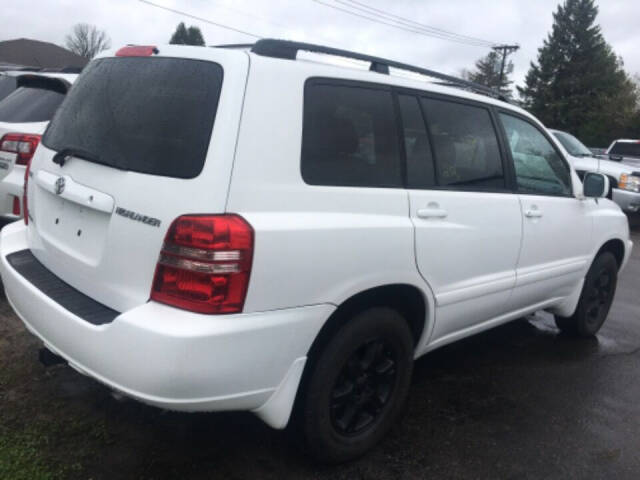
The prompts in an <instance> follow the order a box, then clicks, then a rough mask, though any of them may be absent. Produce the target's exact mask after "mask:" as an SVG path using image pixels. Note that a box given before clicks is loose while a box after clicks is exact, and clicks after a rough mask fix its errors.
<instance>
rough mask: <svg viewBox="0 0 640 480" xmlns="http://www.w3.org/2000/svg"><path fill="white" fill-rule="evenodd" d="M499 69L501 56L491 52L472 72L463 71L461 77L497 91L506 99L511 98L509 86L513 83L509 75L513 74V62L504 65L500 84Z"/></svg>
mask: <svg viewBox="0 0 640 480" xmlns="http://www.w3.org/2000/svg"><path fill="white" fill-rule="evenodd" d="M501 68H502V55H500V54H499V53H498V52H496V51H495V50H492V51H491V52H489V53H488V54H487V55H486V56H484V57H482V58H481V59H479V60H478V61H477V62H476V68H475V70H474V71H464V73H463V77H464V78H465V79H467V80H469V81H471V82H475V83H479V84H480V85H485V86H487V87H490V88H494V89H496V90H499V91H500V92H502V94H503V95H505V96H506V97H511V94H512V93H511V87H510V85H511V84H512V83H513V81H512V80H510V79H509V75H511V74H512V73H513V62H512V61H511V60H509V61H507V62H506V63H505V66H504V75H503V77H502V83H501V82H500V69H501Z"/></svg>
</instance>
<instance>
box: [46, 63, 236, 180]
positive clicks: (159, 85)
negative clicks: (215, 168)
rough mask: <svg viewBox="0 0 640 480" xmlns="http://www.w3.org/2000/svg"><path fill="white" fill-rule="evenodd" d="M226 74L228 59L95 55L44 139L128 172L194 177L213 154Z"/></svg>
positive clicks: (89, 158)
mask: <svg viewBox="0 0 640 480" xmlns="http://www.w3.org/2000/svg"><path fill="white" fill-rule="evenodd" d="M222 76H223V71H222V67H221V66H220V65H218V64H216V63H212V62H207V61H200V60H190V59H180V58H162V57H156V58H147V57H142V58H141V57H130V58H105V59H101V60H96V61H93V62H91V63H90V64H89V65H88V66H87V67H86V68H85V69H84V72H83V73H82V75H81V76H80V78H79V79H78V81H77V82H76V83H75V85H74V87H73V89H72V90H71V92H70V93H69V95H68V97H67V99H66V101H65V102H64V103H63V104H62V106H61V107H60V110H59V111H58V113H57V114H56V116H55V118H54V120H53V121H52V122H51V124H50V125H49V128H48V130H47V132H46V134H45V137H44V139H43V143H44V144H45V145H46V146H47V147H49V148H51V149H53V150H56V151H58V152H60V151H63V150H70V151H76V152H83V153H85V154H86V155H82V156H81V158H84V159H85V160H88V161H94V162H96V163H101V164H104V165H108V166H111V167H114V168H118V169H121V170H128V171H133V172H141V173H148V174H152V175H161V176H168V177H177V178H194V177H196V176H198V174H199V173H200V172H201V171H202V168H203V166H204V162H205V159H206V155H207V149H208V147H209V141H210V138H211V132H212V129H213V124H214V120H215V116H216V111H217V106H218V100H219V97H220V90H221V88H222Z"/></svg>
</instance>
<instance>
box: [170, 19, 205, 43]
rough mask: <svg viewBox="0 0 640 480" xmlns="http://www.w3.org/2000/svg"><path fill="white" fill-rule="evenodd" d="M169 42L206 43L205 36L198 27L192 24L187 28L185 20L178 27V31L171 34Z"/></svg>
mask: <svg viewBox="0 0 640 480" xmlns="http://www.w3.org/2000/svg"><path fill="white" fill-rule="evenodd" d="M169 43H170V44H172V45H198V46H203V45H204V37H203V36H202V32H201V31H200V29H199V28H198V27H194V26H191V27H189V28H187V27H186V26H185V24H184V22H180V23H179V24H178V26H177V27H176V31H175V32H173V35H171V40H169Z"/></svg>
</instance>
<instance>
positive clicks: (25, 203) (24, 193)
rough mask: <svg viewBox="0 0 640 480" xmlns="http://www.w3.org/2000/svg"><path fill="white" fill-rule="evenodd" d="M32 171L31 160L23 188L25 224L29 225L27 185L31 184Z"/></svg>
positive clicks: (25, 171)
mask: <svg viewBox="0 0 640 480" xmlns="http://www.w3.org/2000/svg"><path fill="white" fill-rule="evenodd" d="M30 171H31V160H29V163H27V168H25V169H24V187H23V188H22V216H23V218H24V224H25V225H29V208H28V205H27V187H28V185H29V172H30Z"/></svg>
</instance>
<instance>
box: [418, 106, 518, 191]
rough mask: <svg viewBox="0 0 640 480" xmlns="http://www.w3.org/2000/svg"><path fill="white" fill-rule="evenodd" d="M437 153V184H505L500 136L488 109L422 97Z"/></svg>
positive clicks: (457, 186)
mask: <svg viewBox="0 0 640 480" xmlns="http://www.w3.org/2000/svg"><path fill="white" fill-rule="evenodd" d="M421 101H422V106H423V108H424V112H425V115H426V117H427V123H428V126H429V131H430V134H431V141H432V142H433V150H434V153H435V164H436V178H437V181H438V185H439V186H441V187H446V188H450V189H461V190H501V189H504V188H505V174H504V170H503V165H502V157H501V155H500V148H499V147H498V137H497V136H496V130H495V128H494V126H493V122H492V121H491V114H490V113H489V110H488V109H486V108H483V107H477V106H474V105H468V104H462V103H457V102H452V101H448V100H439V99H432V98H422V99H421Z"/></svg>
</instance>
